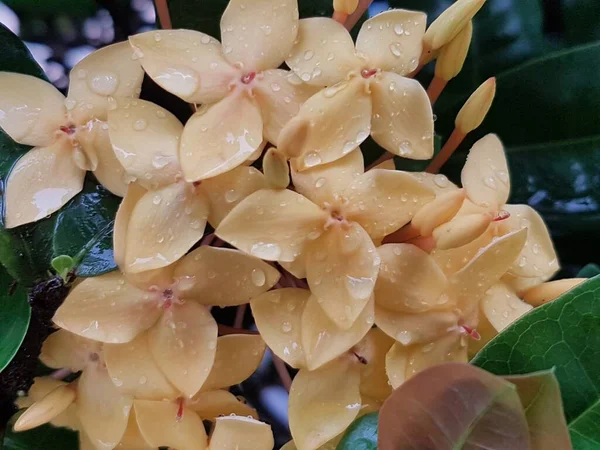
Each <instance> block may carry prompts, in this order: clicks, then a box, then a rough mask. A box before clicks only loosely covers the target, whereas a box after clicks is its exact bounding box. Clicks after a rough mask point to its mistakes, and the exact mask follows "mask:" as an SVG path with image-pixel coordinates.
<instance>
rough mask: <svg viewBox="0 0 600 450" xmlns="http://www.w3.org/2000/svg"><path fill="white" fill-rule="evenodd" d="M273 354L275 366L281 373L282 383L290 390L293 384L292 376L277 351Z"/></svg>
mask: <svg viewBox="0 0 600 450" xmlns="http://www.w3.org/2000/svg"><path fill="white" fill-rule="evenodd" d="M272 355H273V365H274V366H275V370H276V371H277V374H278V375H279V379H280V380H281V384H283V387H284V388H285V390H286V391H288V392H290V387H291V386H292V377H291V376H290V373H289V372H288V370H287V367H286V366H285V363H284V362H283V361H282V360H281V358H279V356H277V355H276V354H275V353H272Z"/></svg>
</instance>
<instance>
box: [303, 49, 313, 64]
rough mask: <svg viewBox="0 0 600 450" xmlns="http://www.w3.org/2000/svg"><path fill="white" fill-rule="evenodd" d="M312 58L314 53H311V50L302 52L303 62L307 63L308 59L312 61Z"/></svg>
mask: <svg viewBox="0 0 600 450" xmlns="http://www.w3.org/2000/svg"><path fill="white" fill-rule="evenodd" d="M313 56H315V52H313V51H312V50H306V51H305V52H304V61H309V60H310V59H312V57H313Z"/></svg>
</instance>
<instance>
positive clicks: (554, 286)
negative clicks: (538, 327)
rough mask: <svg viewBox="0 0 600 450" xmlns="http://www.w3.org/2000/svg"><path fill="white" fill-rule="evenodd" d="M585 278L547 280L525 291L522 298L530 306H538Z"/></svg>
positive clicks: (558, 295)
mask: <svg viewBox="0 0 600 450" xmlns="http://www.w3.org/2000/svg"><path fill="white" fill-rule="evenodd" d="M585 280H587V278H565V279H564V280H556V281H549V282H547V283H542V284H540V285H538V286H536V287H533V288H531V289H528V290H527V291H525V295H524V296H523V300H525V301H526V302H527V303H529V304H530V305H531V306H540V305H543V304H544V303H548V302H551V301H552V300H555V299H557V298H558V297H560V296H561V295H562V294H564V293H565V292H567V291H570V290H571V289H573V288H574V287H575V286H577V285H578V284H580V283H583V282H584V281H585Z"/></svg>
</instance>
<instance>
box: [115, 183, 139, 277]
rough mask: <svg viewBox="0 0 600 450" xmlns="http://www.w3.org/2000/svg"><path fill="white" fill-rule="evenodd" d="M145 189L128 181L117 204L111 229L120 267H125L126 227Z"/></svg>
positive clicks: (116, 260) (116, 257)
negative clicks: (124, 191) (125, 190)
mask: <svg viewBox="0 0 600 450" xmlns="http://www.w3.org/2000/svg"><path fill="white" fill-rule="evenodd" d="M145 193H146V190H145V189H144V188H143V187H141V186H140V185H139V184H137V183H130V184H129V185H128V186H127V192H126V193H125V196H124V197H123V200H122V201H121V204H120V205H119V209H118V210H117V215H116V217H115V226H114V230H113V248H114V258H115V262H116V263H117V265H118V266H119V267H120V268H121V269H125V267H126V266H125V252H126V249H127V228H128V227H129V220H130V219H131V213H132V212H133V209H134V208H135V205H137V203H138V202H139V201H140V199H141V198H142V197H143V196H144V194H145Z"/></svg>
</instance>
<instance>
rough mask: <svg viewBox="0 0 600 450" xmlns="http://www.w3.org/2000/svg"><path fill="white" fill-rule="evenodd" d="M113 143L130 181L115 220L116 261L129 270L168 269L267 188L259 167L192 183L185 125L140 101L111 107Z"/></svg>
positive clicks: (231, 171)
mask: <svg viewBox="0 0 600 450" xmlns="http://www.w3.org/2000/svg"><path fill="white" fill-rule="evenodd" d="M108 125H109V133H110V140H111V142H112V145H113V148H114V150H115V154H116V156H117V158H118V159H119V161H120V162H121V164H122V165H123V167H124V168H125V172H126V173H127V175H129V176H130V177H131V178H132V179H135V180H136V183H135V184H130V185H129V188H128V190H127V194H126V195H125V198H124V200H123V202H122V203H121V205H120V207H119V211H118V213H117V219H116V225H115V239H114V248H115V260H116V261H117V263H118V264H119V266H120V267H121V268H122V270H123V271H126V272H128V273H138V272H143V271H147V270H152V269H158V268H161V267H165V266H167V265H169V264H171V263H174V262H175V261H177V260H178V259H179V258H181V257H182V256H183V255H185V253H186V252H187V251H188V250H189V249H190V248H191V247H192V246H193V245H194V244H196V242H198V240H200V238H201V237H202V236H203V234H204V229H205V226H206V221H207V219H208V221H209V222H210V224H211V225H212V226H213V227H216V226H217V225H218V224H219V223H220V221H221V219H222V218H223V217H225V215H226V214H227V213H228V212H229V211H230V210H231V209H232V208H233V207H234V206H235V205H236V204H237V203H238V202H240V201H241V200H242V199H243V198H244V197H246V196H247V195H248V194H250V193H252V192H254V191H257V190H258V189H261V188H264V187H266V183H265V181H264V177H263V175H262V173H260V171H258V170H257V169H255V168H254V167H246V166H240V167H236V168H235V169H233V170H230V171H229V172H227V173H224V174H222V175H219V176H216V177H214V178H210V179H207V180H203V181H202V182H196V183H187V182H185V181H184V180H183V176H182V169H181V165H180V163H179V155H178V149H179V142H180V138H181V133H182V131H183V125H182V124H181V123H180V122H179V120H178V119H177V118H176V117H175V116H174V115H173V114H171V113H170V112H169V111H167V110H166V109H163V108H161V107H160V106H157V105H155V104H153V103H150V102H146V101H143V100H134V101H132V102H129V103H127V104H124V105H120V106H119V107H118V108H116V109H113V110H111V111H109V113H108Z"/></svg>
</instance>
